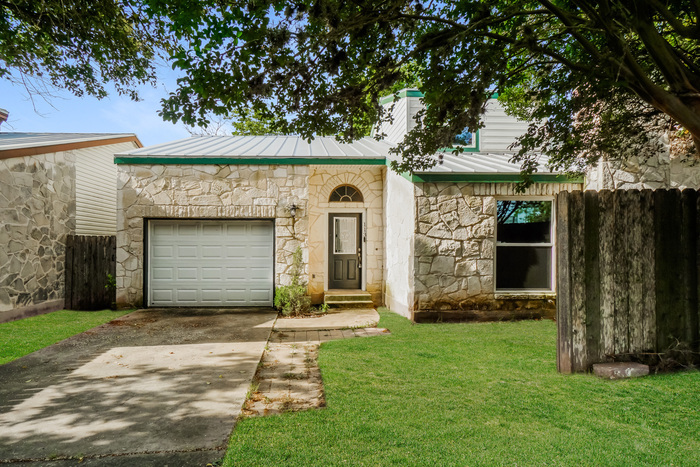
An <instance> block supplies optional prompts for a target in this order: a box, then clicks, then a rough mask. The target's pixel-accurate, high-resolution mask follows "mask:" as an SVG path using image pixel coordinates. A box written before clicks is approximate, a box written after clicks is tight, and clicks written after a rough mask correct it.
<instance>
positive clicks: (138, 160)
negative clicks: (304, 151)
mask: <svg viewBox="0 0 700 467" xmlns="http://www.w3.org/2000/svg"><path fill="white" fill-rule="evenodd" d="M114 163H115V164H135V165H159V164H165V165H169V164H189V165H386V158H384V157H380V158H376V159H370V158H361V159H360V158H333V157H189V156H173V157H170V156H161V157H159V156H116V157H115V158H114Z"/></svg>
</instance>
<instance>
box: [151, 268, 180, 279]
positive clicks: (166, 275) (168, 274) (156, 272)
mask: <svg viewBox="0 0 700 467" xmlns="http://www.w3.org/2000/svg"><path fill="white" fill-rule="evenodd" d="M152 271H153V279H156V280H158V279H164V280H171V279H172V278H173V277H175V274H174V273H173V268H171V267H163V268H153V269H152Z"/></svg>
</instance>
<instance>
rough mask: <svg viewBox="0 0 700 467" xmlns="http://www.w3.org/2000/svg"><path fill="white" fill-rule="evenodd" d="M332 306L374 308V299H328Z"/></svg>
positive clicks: (327, 302) (327, 301)
mask: <svg viewBox="0 0 700 467" xmlns="http://www.w3.org/2000/svg"><path fill="white" fill-rule="evenodd" d="M325 303H326V305H328V306H329V307H331V308H374V303H373V302H372V300H361V301H360V300H326V301H325Z"/></svg>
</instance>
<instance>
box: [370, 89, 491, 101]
mask: <svg viewBox="0 0 700 467" xmlns="http://www.w3.org/2000/svg"><path fill="white" fill-rule="evenodd" d="M424 96H425V94H423V93H422V92H420V91H418V90H415V89H408V90H404V91H400V92H399V97H398V99H402V98H404V97H424ZM490 99H498V93H497V92H494V93H492V94H491V97H490ZM389 102H394V95H393V94H389V95H388V96H384V97H382V98H380V99H379V104H380V105H384V104H388V103H389Z"/></svg>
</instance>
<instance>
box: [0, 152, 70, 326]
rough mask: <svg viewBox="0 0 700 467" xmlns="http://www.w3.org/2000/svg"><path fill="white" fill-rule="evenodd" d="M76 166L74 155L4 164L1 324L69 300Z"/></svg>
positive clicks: (0, 177)
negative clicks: (66, 275)
mask: <svg viewBox="0 0 700 467" xmlns="http://www.w3.org/2000/svg"><path fill="white" fill-rule="evenodd" d="M74 162H75V156H74V154H73V153H72V152H71V151H66V152H58V153H51V154H42V155H37V156H26V157H16V158H10V159H4V160H0V219H1V220H2V224H1V225H0V322H1V321H2V317H3V314H5V315H7V316H9V314H8V313H9V312H10V311H11V310H15V311H17V309H19V308H23V307H31V306H34V305H40V304H42V303H44V304H45V303H47V302H48V301H56V302H60V301H61V300H62V299H63V297H64V288H63V286H64V280H63V276H64V263H65V247H66V236H67V235H69V234H72V233H74V232H75V198H74V193H75V168H74ZM60 307H62V304H61V303H57V305H56V306H55V307H54V309H56V308H60ZM3 312H5V313H3Z"/></svg>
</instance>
